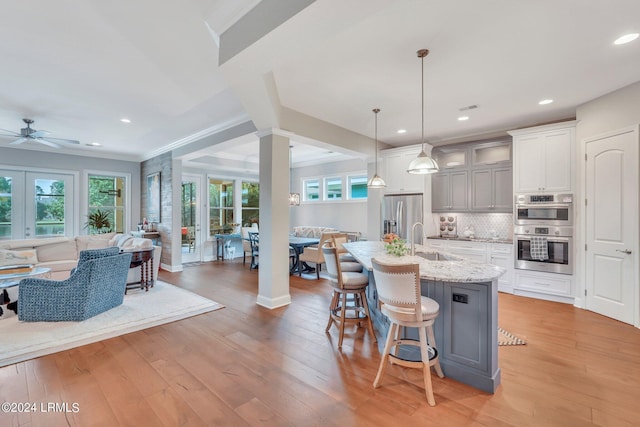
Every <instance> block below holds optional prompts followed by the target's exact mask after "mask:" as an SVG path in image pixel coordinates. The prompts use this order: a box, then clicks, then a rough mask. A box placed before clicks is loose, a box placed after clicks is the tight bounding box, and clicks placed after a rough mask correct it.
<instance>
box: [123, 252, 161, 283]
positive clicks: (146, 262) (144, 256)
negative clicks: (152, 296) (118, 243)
mask: <svg viewBox="0 0 640 427" xmlns="http://www.w3.org/2000/svg"><path fill="white" fill-rule="evenodd" d="M153 251H154V249H153V248H145V249H129V250H127V249H125V250H122V251H120V253H130V254H131V264H129V268H130V269H131V268H136V267H140V281H138V282H131V283H127V287H126V289H125V291H124V293H125V294H126V293H127V291H128V290H129V289H144V290H145V291H149V288H153V285H154V283H155V280H154V279H153Z"/></svg>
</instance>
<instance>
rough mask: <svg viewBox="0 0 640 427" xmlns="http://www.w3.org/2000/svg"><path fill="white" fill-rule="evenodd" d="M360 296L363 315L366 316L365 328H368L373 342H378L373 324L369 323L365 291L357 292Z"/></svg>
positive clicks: (369, 317) (369, 316)
mask: <svg viewBox="0 0 640 427" xmlns="http://www.w3.org/2000/svg"><path fill="white" fill-rule="evenodd" d="M358 295H359V296H360V301H361V305H362V307H363V308H364V314H365V315H366V316H367V327H368V328H369V333H370V334H371V338H372V339H373V342H378V338H377V337H376V333H375V331H374V330H373V322H371V313H370V312H369V303H368V302H367V295H366V294H365V291H360V292H358Z"/></svg>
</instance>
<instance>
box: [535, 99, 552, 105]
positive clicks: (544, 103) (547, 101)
mask: <svg viewBox="0 0 640 427" xmlns="http://www.w3.org/2000/svg"><path fill="white" fill-rule="evenodd" d="M552 102H553V99H543V100H542V101H540V102H538V105H547V104H551V103H552Z"/></svg>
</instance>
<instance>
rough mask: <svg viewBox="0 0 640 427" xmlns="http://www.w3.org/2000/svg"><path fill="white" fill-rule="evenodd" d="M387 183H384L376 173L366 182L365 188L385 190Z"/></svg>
mask: <svg viewBox="0 0 640 427" xmlns="http://www.w3.org/2000/svg"><path fill="white" fill-rule="evenodd" d="M386 186H387V183H386V182H384V179H382V178H380V176H379V175H378V174H377V173H376V174H374V175H373V176H372V177H371V179H370V180H369V182H367V187H369V188H385V187H386Z"/></svg>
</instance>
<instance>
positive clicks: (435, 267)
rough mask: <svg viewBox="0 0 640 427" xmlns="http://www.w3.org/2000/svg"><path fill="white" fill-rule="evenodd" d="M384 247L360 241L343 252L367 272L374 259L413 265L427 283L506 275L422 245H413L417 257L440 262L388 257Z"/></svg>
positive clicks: (465, 281) (345, 245)
mask: <svg viewBox="0 0 640 427" xmlns="http://www.w3.org/2000/svg"><path fill="white" fill-rule="evenodd" d="M384 245H385V243H384V242H374V241H361V242H351V243H346V244H344V248H345V249H346V250H347V251H349V253H350V254H351V255H353V257H354V258H355V259H356V260H357V261H358V262H359V263H360V264H362V265H363V266H364V267H365V268H366V269H367V270H369V271H371V270H372V265H371V258H374V257H375V258H376V259H377V260H379V261H380V262H383V263H385V264H407V263H415V264H420V278H421V279H427V280H440V281H443V282H456V283H474V282H491V281H493V280H494V279H497V278H498V277H500V276H502V275H503V274H504V273H505V272H506V270H505V269H504V268H502V267H498V266H495V265H492V264H482V263H477V262H474V261H470V260H465V259H464V258H462V257H460V256H458V255H453V254H449V253H446V252H439V251H434V250H433V249H429V248H426V247H424V246H421V245H416V248H415V252H416V254H420V253H421V254H423V255H425V256H429V255H436V254H437V255H438V256H439V258H440V260H438V261H432V260H429V259H425V258H424V257H422V256H419V255H414V256H411V255H405V256H401V257H398V256H395V255H389V254H387V253H386V252H385V250H384Z"/></svg>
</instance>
